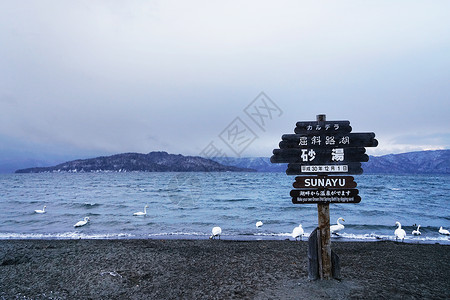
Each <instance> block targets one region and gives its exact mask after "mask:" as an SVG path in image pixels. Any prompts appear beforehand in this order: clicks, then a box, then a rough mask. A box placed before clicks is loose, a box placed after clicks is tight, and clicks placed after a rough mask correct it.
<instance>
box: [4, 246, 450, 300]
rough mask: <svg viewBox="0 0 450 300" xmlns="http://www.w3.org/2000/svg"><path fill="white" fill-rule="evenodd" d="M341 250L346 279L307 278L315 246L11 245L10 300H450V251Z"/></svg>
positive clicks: (7, 253)
mask: <svg viewBox="0 0 450 300" xmlns="http://www.w3.org/2000/svg"><path fill="white" fill-rule="evenodd" d="M332 249H333V251H335V252H336V253H337V254H338V255H339V257H340V260H341V274H342V280H341V281H337V280H329V281H309V280H308V279H307V275H308V274H307V264H308V260H307V242H294V241H229V240H151V239H149V240H1V241H0V299H19V298H20V299H318V298H322V299H328V298H330V299H331V298H333V299H361V298H364V299H375V298H376V299H450V285H449V283H450V281H449V278H450V245H439V244H407V243H395V242H387V241H381V242H333V244H332Z"/></svg>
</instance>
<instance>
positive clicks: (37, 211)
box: [34, 205, 47, 214]
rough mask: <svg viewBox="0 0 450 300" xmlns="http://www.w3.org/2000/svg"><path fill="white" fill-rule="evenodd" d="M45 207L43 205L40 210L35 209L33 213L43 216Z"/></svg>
mask: <svg viewBox="0 0 450 300" xmlns="http://www.w3.org/2000/svg"><path fill="white" fill-rule="evenodd" d="M46 207H47V206H45V205H44V207H43V208H42V209H36V210H35V211H34V212H35V213H37V214H45V208H46Z"/></svg>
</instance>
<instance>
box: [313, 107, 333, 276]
mask: <svg viewBox="0 0 450 300" xmlns="http://www.w3.org/2000/svg"><path fill="white" fill-rule="evenodd" d="M316 118H317V121H318V122H325V121H326V115H317V117H316ZM317 212H318V216H319V232H320V247H319V249H320V250H319V251H320V252H321V253H320V255H319V257H320V258H321V263H320V262H319V266H320V268H319V276H320V278H321V279H331V278H332V272H331V239H330V204H329V203H323V204H322V203H319V204H317Z"/></svg>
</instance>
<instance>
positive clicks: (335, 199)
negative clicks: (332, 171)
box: [290, 189, 361, 204]
mask: <svg viewBox="0 0 450 300" xmlns="http://www.w3.org/2000/svg"><path fill="white" fill-rule="evenodd" d="M358 192H359V191H358V190H357V189H322V190H318V189H295V190H291V192H290V195H291V197H292V203H294V204H309V203H359V202H360V201H361V197H359V195H358Z"/></svg>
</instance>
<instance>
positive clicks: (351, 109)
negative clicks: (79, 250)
mask: <svg viewBox="0 0 450 300" xmlns="http://www.w3.org/2000/svg"><path fill="white" fill-rule="evenodd" d="M449 11H450V2H448V1H90V0H89V1H67V0H54V1H45V0H39V1H13V0H10V1H7V0H0V41H1V46H0V154H1V158H0V160H1V159H3V160H9V161H14V160H20V159H24V158H26V159H34V160H38V159H44V158H45V159H49V158H51V157H53V158H54V159H55V160H58V159H63V158H67V157H73V158H87V157H93V156H98V155H107V154H115V153H122V152H139V153H148V152H151V151H167V152H169V153H174V154H184V155H202V156H210V155H212V153H216V154H217V153H221V154H223V155H226V156H242V157H248V156H270V155H271V154H272V150H273V149H275V148H278V142H279V141H280V140H281V135H282V134H286V133H293V130H294V128H295V124H296V122H297V121H314V120H315V119H316V115H318V114H326V118H327V120H330V121H331V120H349V121H350V123H351V126H352V128H353V132H375V134H376V137H377V139H378V141H379V145H378V147H376V148H368V149H367V153H368V154H371V155H384V154H390V153H402V152H409V151H418V150H433V149H450V121H449V118H448V116H449V115H450V97H449V96H450V84H449V83H450V55H449V53H450V18H448V12H449ZM233 132H234V133H235V134H234V135H233V134H232V133H233Z"/></svg>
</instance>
